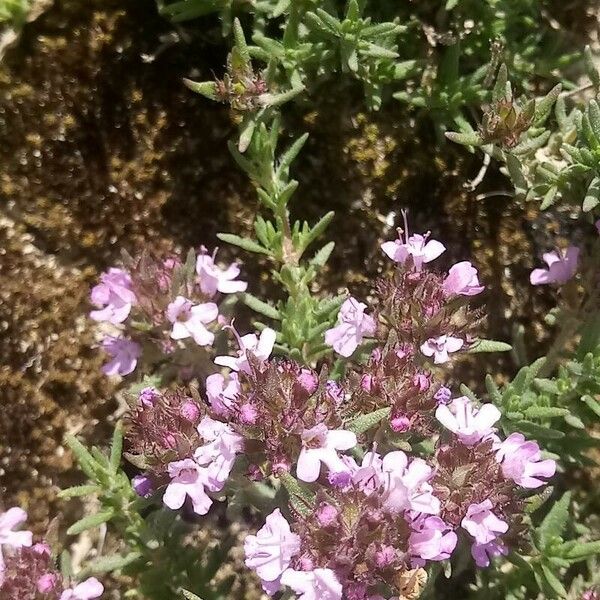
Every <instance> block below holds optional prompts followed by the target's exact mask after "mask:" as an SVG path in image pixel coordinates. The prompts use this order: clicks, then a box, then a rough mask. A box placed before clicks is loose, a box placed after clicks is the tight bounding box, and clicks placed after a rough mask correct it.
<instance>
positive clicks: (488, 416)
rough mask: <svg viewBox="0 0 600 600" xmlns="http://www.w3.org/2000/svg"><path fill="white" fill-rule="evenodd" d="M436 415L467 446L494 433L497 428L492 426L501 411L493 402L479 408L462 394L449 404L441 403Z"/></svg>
mask: <svg viewBox="0 0 600 600" xmlns="http://www.w3.org/2000/svg"><path fill="white" fill-rule="evenodd" d="M435 416H436V419H437V420H438V421H439V422H440V423H441V424H442V425H443V426H444V427H446V429H449V430H450V431H452V432H453V433H454V434H456V436H457V437H458V439H459V440H460V441H461V442H462V443H463V444H465V446H473V445H474V444H476V443H478V442H480V441H481V440H483V439H484V438H488V437H490V436H491V435H492V434H493V432H494V431H495V429H494V427H492V426H493V425H494V423H496V421H498V419H500V417H501V413H500V411H499V410H498V409H497V408H496V407H495V406H494V405H493V404H484V405H483V406H482V407H481V408H479V409H477V408H475V407H474V406H473V404H472V402H471V401H470V400H469V399H468V398H467V397H466V396H461V397H460V398H455V399H454V400H452V402H450V403H449V404H440V405H439V406H438V407H437V409H436V411H435Z"/></svg>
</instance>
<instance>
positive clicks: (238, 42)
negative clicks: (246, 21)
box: [233, 18, 250, 65]
mask: <svg viewBox="0 0 600 600" xmlns="http://www.w3.org/2000/svg"><path fill="white" fill-rule="evenodd" d="M233 37H234V39H235V46H236V49H237V51H238V52H239V56H240V58H241V59H242V61H243V62H244V63H245V64H246V65H249V64H250V54H249V53H248V45H247V44H246V38H245V36H244V30H243V29H242V25H241V23H240V20H239V19H237V18H236V19H235V20H234V22H233Z"/></svg>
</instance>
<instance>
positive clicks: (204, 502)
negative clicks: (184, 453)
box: [163, 458, 212, 515]
mask: <svg viewBox="0 0 600 600" xmlns="http://www.w3.org/2000/svg"><path fill="white" fill-rule="evenodd" d="M168 471H169V477H171V483H169V485H167V489H166V490H165V493H164V496H163V503H164V504H165V506H168V507H169V508H170V509H172V510H177V509H178V508H181V507H182V506H183V503H184V502H185V499H186V498H187V497H188V496H189V498H190V500H191V501H192V507H193V509H194V512H195V513H196V514H197V515H205V514H206V513H207V512H208V510H209V509H210V507H211V506H212V499H211V498H210V497H209V496H208V495H207V493H206V491H205V489H204V488H205V486H207V485H208V483H207V473H206V469H203V468H202V467H200V465H198V463H197V462H196V461H194V460H192V459H191V458H185V459H184V460H177V461H174V462H172V463H169V466H168Z"/></svg>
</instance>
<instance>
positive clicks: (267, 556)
mask: <svg viewBox="0 0 600 600" xmlns="http://www.w3.org/2000/svg"><path fill="white" fill-rule="evenodd" d="M299 551H300V538H299V537H298V536H297V535H296V534H295V533H292V530H291V529H290V524H289V523H288V522H287V520H286V519H285V517H284V516H283V515H282V514H281V511H280V510H279V509H278V508H277V509H275V510H274V511H273V512H272V513H271V514H270V515H268V516H267V518H266V520H265V524H264V525H263V526H262V527H261V528H260V529H259V530H258V531H257V532H256V535H249V536H247V537H246V540H245V541H244V553H245V556H246V560H245V563H246V566H247V567H248V568H250V569H253V570H254V571H255V572H256V574H257V575H258V576H259V577H260V579H261V581H262V582H263V586H264V587H265V588H267V589H268V591H269V593H274V592H275V591H277V589H279V580H280V578H281V575H282V574H283V572H284V571H285V570H286V569H287V568H288V567H289V566H290V561H291V559H292V557H293V556H295V555H296V554H298V552H299Z"/></svg>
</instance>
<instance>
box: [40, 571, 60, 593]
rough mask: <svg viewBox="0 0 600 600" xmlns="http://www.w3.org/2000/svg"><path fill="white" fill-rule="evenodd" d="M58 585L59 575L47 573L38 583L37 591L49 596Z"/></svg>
mask: <svg viewBox="0 0 600 600" xmlns="http://www.w3.org/2000/svg"><path fill="white" fill-rule="evenodd" d="M57 583H58V575H56V573H45V574H44V575H42V576H41V577H40V578H39V579H38V581H37V590H38V592H39V593H40V594H48V593H50V592H51V591H52V590H54V588H56V584H57Z"/></svg>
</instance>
